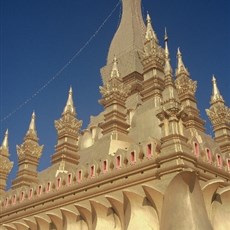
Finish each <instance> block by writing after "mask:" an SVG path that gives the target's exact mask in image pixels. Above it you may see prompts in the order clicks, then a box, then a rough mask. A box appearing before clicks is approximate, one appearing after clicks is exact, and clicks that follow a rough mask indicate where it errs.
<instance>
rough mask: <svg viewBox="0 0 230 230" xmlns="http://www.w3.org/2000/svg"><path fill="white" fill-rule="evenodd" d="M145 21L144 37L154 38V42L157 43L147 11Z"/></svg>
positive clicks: (148, 39) (147, 38)
mask: <svg viewBox="0 0 230 230" xmlns="http://www.w3.org/2000/svg"><path fill="white" fill-rule="evenodd" d="M146 22H147V26H146V33H145V39H146V40H147V41H150V40H152V39H155V40H156V42H157V43H158V39H157V36H156V34H155V32H154V30H153V27H152V22H151V18H150V15H149V14H148V13H147V18H146Z"/></svg>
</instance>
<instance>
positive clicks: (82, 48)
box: [1, 0, 121, 123]
mask: <svg viewBox="0 0 230 230" xmlns="http://www.w3.org/2000/svg"><path fill="white" fill-rule="evenodd" d="M120 3H121V0H119V1H118V2H117V4H116V5H115V7H114V8H113V10H112V11H111V12H110V14H109V15H108V16H107V17H106V18H105V19H104V21H103V22H102V24H101V25H100V26H99V27H98V28H97V30H96V31H95V32H94V34H93V35H92V36H91V37H90V38H89V39H88V40H87V41H86V42H85V44H84V45H83V46H82V47H81V48H80V49H79V50H78V51H77V52H76V53H75V54H74V55H73V56H72V57H71V58H70V59H69V61H68V62H67V63H66V64H65V65H64V66H63V67H62V68H60V70H58V71H57V73H56V74H55V75H54V76H52V77H51V78H50V79H49V80H48V81H47V82H46V83H45V84H44V85H43V86H41V87H40V88H39V89H38V90H36V91H35V92H34V93H33V94H32V95H31V96H30V97H29V98H27V99H26V100H25V101H24V102H23V103H21V104H20V105H19V106H18V107H17V108H16V109H14V110H13V111H12V112H10V113H9V114H8V115H6V116H5V117H3V118H1V123H3V122H4V121H6V120H7V119H9V118H10V117H11V116H12V115H14V114H15V113H16V112H18V111H19V110H20V109H21V108H23V107H24V106H25V105H26V104H28V103H29V102H31V101H32V99H34V98H35V97H37V96H38V95H39V94H40V93H41V92H42V91H43V90H44V89H45V88H47V87H48V86H49V85H50V84H51V83H52V82H53V81H54V80H55V79H57V78H58V77H59V76H60V75H61V73H62V72H63V71H64V70H65V69H66V68H67V67H68V66H69V65H70V64H71V63H72V62H73V61H74V60H75V59H76V58H77V57H78V56H79V55H80V54H81V53H82V52H83V50H84V49H85V48H86V47H87V46H88V45H89V44H90V43H91V42H92V40H93V39H94V38H95V37H96V35H97V34H98V33H99V32H100V31H101V29H102V28H103V27H104V25H105V24H106V22H107V21H108V20H109V19H110V17H111V16H112V15H113V13H114V12H115V11H116V9H117V7H118V6H119V5H120ZM1 79H2V74H1ZM1 81H2V80H1ZM1 85H2V84H1ZM1 98H2V97H1ZM1 108H2V101H1ZM1 113H2V109H1Z"/></svg>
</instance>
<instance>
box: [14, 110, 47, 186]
mask: <svg viewBox="0 0 230 230" xmlns="http://www.w3.org/2000/svg"><path fill="white" fill-rule="evenodd" d="M38 140H39V139H38V136H37V130H36V125H35V113H34V112H33V114H32V117H31V121H30V125H29V129H28V131H27V133H26V135H25V137H24V142H23V143H22V144H21V145H18V146H17V153H18V172H17V177H16V178H15V180H14V181H13V182H12V188H14V189H16V188H20V187H22V186H28V187H29V186H30V185H31V184H33V183H35V184H36V183H37V182H38V178H37V174H38V172H37V167H38V164H39V159H40V157H41V153H42V150H43V146H40V145H39V143H38Z"/></svg>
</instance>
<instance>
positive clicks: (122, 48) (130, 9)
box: [102, 0, 146, 80]
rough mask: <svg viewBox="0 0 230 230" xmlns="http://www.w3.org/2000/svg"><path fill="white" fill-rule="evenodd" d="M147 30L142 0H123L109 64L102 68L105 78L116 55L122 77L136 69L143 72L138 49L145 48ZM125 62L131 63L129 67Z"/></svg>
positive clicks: (110, 51)
mask: <svg viewBox="0 0 230 230" xmlns="http://www.w3.org/2000/svg"><path fill="white" fill-rule="evenodd" d="M145 31H146V26H145V23H144V21H143V17H142V12H141V0H122V17H121V22H120V25H119V28H118V30H117V31H116V33H115V35H114V37H113V40H112V42H111V44H110V48H109V52H108V57H107V65H106V66H105V67H104V68H103V69H102V77H103V80H105V78H107V77H106V76H108V75H109V73H110V72H111V66H112V63H113V58H114V56H116V57H117V59H118V60H119V63H120V65H119V66H120V68H119V69H120V72H121V76H122V77H124V76H127V75H128V74H131V73H133V72H135V71H136V72H142V66H141V63H140V62H139V60H138V53H137V51H140V50H143V44H144V39H145ZM123 62H126V63H129V67H127V65H124V66H123V64H122V63H123ZM138 62H139V63H138Z"/></svg>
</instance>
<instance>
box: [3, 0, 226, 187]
mask: <svg viewBox="0 0 230 230" xmlns="http://www.w3.org/2000/svg"><path fill="white" fill-rule="evenodd" d="M0 1H1V5H0V7H1V9H0V12H1V18H0V23H1V42H0V44H1V46H0V52H1V55H0V57H1V62H0V63H1V65H0V68H1V70H0V74H1V81H0V84H1V87H0V90H1V92H0V103H1V104H0V108H1V113H0V117H1V129H0V131H1V132H0V142H2V140H3V137H4V133H5V130H6V129H7V128H8V129H9V144H10V154H11V157H10V158H11V160H12V161H14V162H15V165H14V169H13V170H12V173H11V174H10V176H9V182H8V183H9V184H10V182H11V180H12V179H14V178H15V176H16V170H17V153H16V145H17V144H21V143H22V141H23V138H24V136H25V133H26V131H27V129H28V125H29V122H30V118H31V114H32V112H33V110H35V112H36V115H37V119H36V124H37V131H38V136H39V138H40V141H39V142H40V144H44V145H45V148H44V151H43V155H42V158H41V160H40V166H39V170H42V169H44V168H45V167H47V166H49V164H50V156H51V155H52V154H53V153H54V145H55V144H56V130H55V128H54V120H56V119H59V118H60V116H61V113H62V111H63V108H64V105H65V103H66V99H67V94H68V90H69V87H70V85H72V87H73V94H74V102H75V106H76V109H77V113H78V118H79V119H81V120H83V128H86V127H87V125H88V122H89V117H90V115H96V114H98V113H99V112H100V111H101V110H102V108H101V106H100V105H99V104H98V99H100V93H99V90H98V87H99V85H101V84H102V81H101V76H100V71H99V70H100V68H101V67H103V66H104V65H105V63H106V57H107V52H108V48H109V44H110V42H111V39H112V37H113V35H114V33H115V31H116V29H117V27H118V24H119V19H120V14H121V6H120V5H119V6H118V7H117V9H116V10H115V12H114V14H112V16H111V17H110V18H109V20H108V21H107V22H106V23H105V24H104V26H103V28H102V29H101V30H100V31H99V33H98V34H97V35H96V36H95V37H94V39H92V41H91V42H90V44H89V45H88V46H87V47H86V48H85V49H84V50H83V51H82V52H81V53H80V54H79V55H78V56H77V57H76V58H75V59H74V61H73V62H72V63H71V64H70V65H69V66H68V68H66V69H65V70H64V71H63V72H62V73H61V74H60V75H59V76H58V77H57V78H56V79H55V80H54V81H52V83H51V84H49V85H48V86H47V87H46V88H45V89H44V90H42V91H41V92H40V93H39V94H38V95H37V96H36V97H33V99H32V100H31V101H29V102H28V103H26V104H25V105H24V106H22V107H21V108H20V109H18V108H19V106H20V105H21V104H23V103H24V102H25V101H26V100H27V99H29V98H31V96H32V95H33V94H34V93H35V92H36V91H37V90H38V89H40V88H41V87H42V86H43V85H44V84H46V83H47V82H48V81H49V80H50V79H51V78H52V77H53V76H54V75H55V74H56V73H57V72H58V71H59V70H60V69H61V68H62V67H63V66H64V65H65V64H66V63H67V62H68V61H69V60H70V59H71V57H72V56H73V55H74V54H75V53H76V52H77V51H79V49H81V48H82V47H83V46H84V44H85V43H86V41H87V40H88V39H89V38H90V37H91V36H92V35H93V34H94V33H95V32H96V30H97V29H98V28H99V26H100V25H101V24H102V22H103V21H104V20H105V19H106V17H107V16H108V15H109V14H110V13H111V11H112V10H113V9H114V7H115V6H116V4H117V3H118V1H119V0H94V1H93V0H83V1H80V0H65V1H64V0H39V1H36V0H20V1H17V0H7V1H6V0H5V1H4V0H0ZM142 10H143V15H144V17H146V13H147V11H148V12H149V14H150V16H151V18H152V22H153V26H154V29H155V31H156V33H157V35H158V38H159V40H160V43H161V44H162V45H163V37H164V28H165V26H166V27H167V30H168V35H169V48H170V53H171V60H172V65H173V67H174V68H175V63H176V49H177V47H178V46H179V47H180V49H181V51H182V54H183V60H184V63H185V65H186V66H187V68H188V69H189V71H190V73H191V77H192V79H194V80H197V81H198V91H197V100H198V105H199V109H200V110H201V116H202V118H203V119H205V120H207V121H208V118H207V116H206V114H205V108H208V107H209V101H210V96H211V91H212V85H211V77H212V74H215V75H216V78H217V83H218V86H219V89H220V91H221V93H222V95H223V97H224V99H225V101H226V103H227V104H228V105H230V94H229V91H230V80H229V78H230V1H229V0H202V1H201V0H187V1H184V0H176V1H172V0H142ZM15 110H17V111H16V112H15V113H14V111H15ZM12 112H13V113H12ZM9 114H11V115H10V116H8V115H9ZM207 130H208V131H207V133H209V134H210V130H211V129H210V123H208V122H207Z"/></svg>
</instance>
